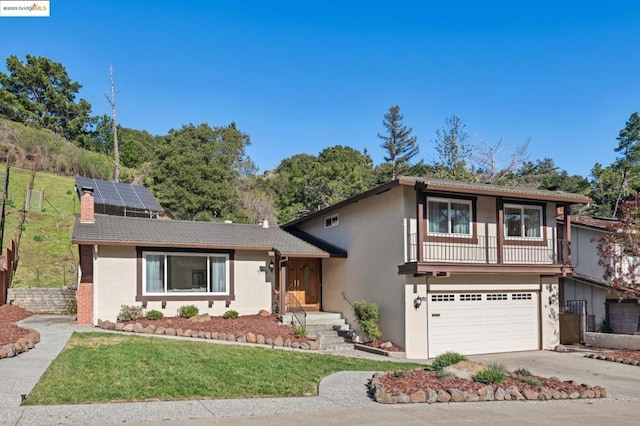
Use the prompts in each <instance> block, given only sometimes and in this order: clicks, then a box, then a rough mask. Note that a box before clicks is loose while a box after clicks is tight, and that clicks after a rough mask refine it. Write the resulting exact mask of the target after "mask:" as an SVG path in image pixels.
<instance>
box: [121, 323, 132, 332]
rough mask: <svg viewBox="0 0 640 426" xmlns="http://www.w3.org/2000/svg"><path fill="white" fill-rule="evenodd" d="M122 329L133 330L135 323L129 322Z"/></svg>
mask: <svg viewBox="0 0 640 426" xmlns="http://www.w3.org/2000/svg"><path fill="white" fill-rule="evenodd" d="M122 331H126V332H128V333H131V332H133V324H127V325H125V326H124V328H123V329H122Z"/></svg>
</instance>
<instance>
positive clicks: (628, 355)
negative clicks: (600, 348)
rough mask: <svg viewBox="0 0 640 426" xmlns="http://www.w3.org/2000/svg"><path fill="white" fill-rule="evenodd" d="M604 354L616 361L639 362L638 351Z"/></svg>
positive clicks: (639, 354)
mask: <svg viewBox="0 0 640 426" xmlns="http://www.w3.org/2000/svg"><path fill="white" fill-rule="evenodd" d="M605 354H606V355H607V356H611V357H614V358H618V359H628V360H630V361H638V362H640V351H621V350H610V351H609V350H608V351H606V352H605Z"/></svg>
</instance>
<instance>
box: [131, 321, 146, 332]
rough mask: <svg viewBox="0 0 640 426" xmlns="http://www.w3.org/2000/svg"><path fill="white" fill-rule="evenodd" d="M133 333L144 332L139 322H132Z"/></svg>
mask: <svg viewBox="0 0 640 426" xmlns="http://www.w3.org/2000/svg"><path fill="white" fill-rule="evenodd" d="M133 332H134V333H144V327H143V326H142V324H140V323H139V322H137V323H135V324H133Z"/></svg>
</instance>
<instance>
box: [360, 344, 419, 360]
mask: <svg viewBox="0 0 640 426" xmlns="http://www.w3.org/2000/svg"><path fill="white" fill-rule="evenodd" d="M353 347H354V349H357V350H360V351H364V352H369V353H372V354H376V355H382V356H388V357H389V358H397V359H405V358H407V353H406V352H397V351H385V350H384V349H379V348H373V347H371V346H367V345H362V344H359V343H354V344H353Z"/></svg>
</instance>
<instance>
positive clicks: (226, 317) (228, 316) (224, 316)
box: [222, 309, 240, 319]
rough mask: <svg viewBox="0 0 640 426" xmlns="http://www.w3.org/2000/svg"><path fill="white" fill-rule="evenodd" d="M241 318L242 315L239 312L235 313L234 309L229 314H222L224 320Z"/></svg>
mask: <svg viewBox="0 0 640 426" xmlns="http://www.w3.org/2000/svg"><path fill="white" fill-rule="evenodd" d="M239 316H240V314H239V313H238V311H234V310H233V309H229V310H228V311H227V312H225V313H224V314H222V318H224V319H234V318H238V317H239Z"/></svg>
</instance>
